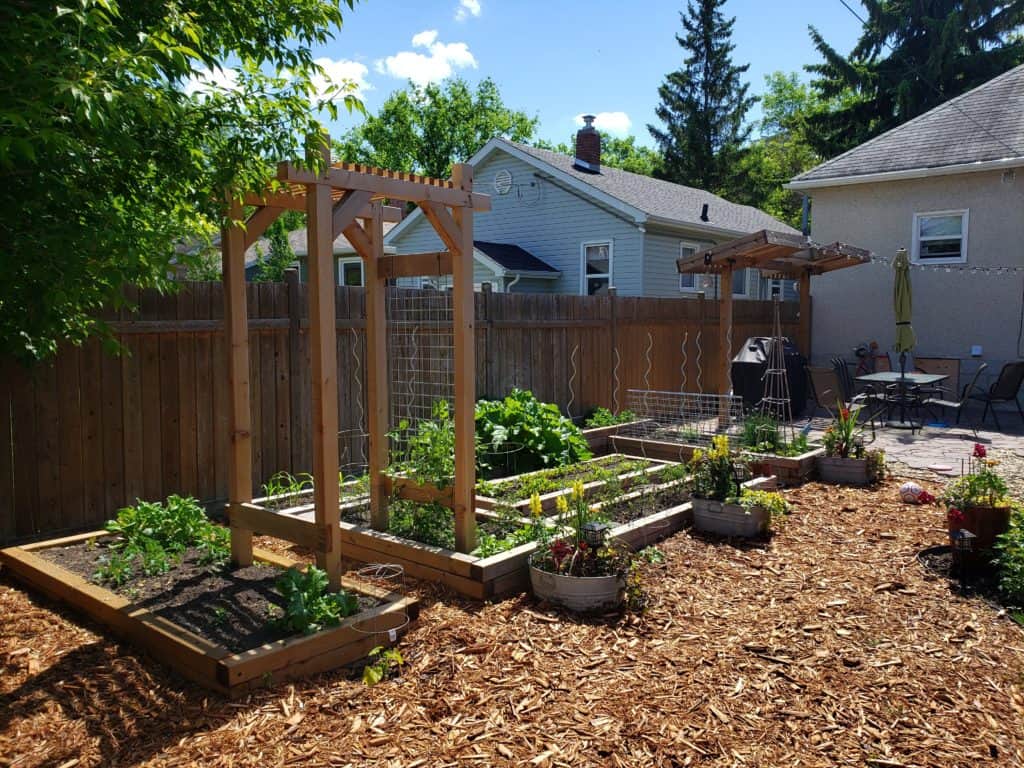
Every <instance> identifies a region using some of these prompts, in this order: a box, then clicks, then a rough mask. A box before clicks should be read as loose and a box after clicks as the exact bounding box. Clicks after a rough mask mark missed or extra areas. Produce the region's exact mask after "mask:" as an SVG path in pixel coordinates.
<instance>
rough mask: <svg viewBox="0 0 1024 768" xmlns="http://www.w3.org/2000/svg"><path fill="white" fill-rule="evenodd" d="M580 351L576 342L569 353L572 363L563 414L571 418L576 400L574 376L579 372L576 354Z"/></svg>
mask: <svg viewBox="0 0 1024 768" xmlns="http://www.w3.org/2000/svg"><path fill="white" fill-rule="evenodd" d="M579 351H580V345H579V344H577V345H576V346H574V347H573V348H572V354H571V355H569V363H570V365H572V375H571V376H569V402H568V403H567V404H566V406H565V414H566V415H567V416H568V417H569V418H570V419H571V418H572V406H573V403H575V402H576V391H575V388H574V385H575V382H576V376H577V374H578V373H579V371H578V369H577V368H576V355H577V354H578V353H579Z"/></svg>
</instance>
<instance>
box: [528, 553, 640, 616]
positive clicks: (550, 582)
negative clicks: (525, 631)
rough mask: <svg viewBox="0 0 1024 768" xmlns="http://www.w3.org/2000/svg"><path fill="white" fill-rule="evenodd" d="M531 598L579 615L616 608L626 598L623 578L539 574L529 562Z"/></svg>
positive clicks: (539, 571)
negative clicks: (532, 596)
mask: <svg viewBox="0 0 1024 768" xmlns="http://www.w3.org/2000/svg"><path fill="white" fill-rule="evenodd" d="M530 585H531V586H532V587H533V594H535V595H536V596H537V597H540V598H542V599H544V600H547V601H548V602H550V603H554V604H555V605H560V606H562V607H563V608H568V609H569V610H570V611H576V612H578V613H597V612H600V611H611V610H615V609H616V608H619V607H620V606H621V605H622V601H623V599H624V598H625V596H626V580H625V578H623V577H622V576H564V575H562V574H560V573H551V572H549V571H542V570H541V569H539V568H536V567H534V565H533V562H532V559H531V562H530Z"/></svg>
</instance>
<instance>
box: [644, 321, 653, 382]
mask: <svg viewBox="0 0 1024 768" xmlns="http://www.w3.org/2000/svg"><path fill="white" fill-rule="evenodd" d="M653 348H654V337H653V336H652V335H651V332H650V331H648V332H647V349H646V350H644V362H645V363H646V367H645V368H644V389H650V388H651V350H652V349H653Z"/></svg>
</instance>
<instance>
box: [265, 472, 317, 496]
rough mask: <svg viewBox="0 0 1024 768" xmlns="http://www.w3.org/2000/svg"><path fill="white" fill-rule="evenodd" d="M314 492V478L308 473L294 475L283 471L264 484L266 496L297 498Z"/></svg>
mask: <svg viewBox="0 0 1024 768" xmlns="http://www.w3.org/2000/svg"><path fill="white" fill-rule="evenodd" d="M312 490H313V476H312V475H311V474H309V473H307V472H303V473H302V474H299V475H293V474H291V473H289V472H285V471H283V470H282V471H281V472H277V473H275V474H273V475H271V477H270V479H269V480H267V482H265V483H264V484H263V495H264V496H295V495H298V494H300V493H308V492H309V491H312Z"/></svg>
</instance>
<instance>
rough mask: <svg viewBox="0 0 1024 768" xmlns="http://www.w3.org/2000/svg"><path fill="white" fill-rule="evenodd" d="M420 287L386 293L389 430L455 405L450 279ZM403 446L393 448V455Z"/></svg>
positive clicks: (430, 281) (425, 281)
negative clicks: (441, 406)
mask: <svg viewBox="0 0 1024 768" xmlns="http://www.w3.org/2000/svg"><path fill="white" fill-rule="evenodd" d="M422 280H423V287H421V288H398V287H392V288H389V289H388V293H387V323H388V364H389V380H390V401H391V402H390V414H389V416H390V425H391V428H392V429H395V428H396V427H397V426H398V425H399V424H400V423H401V422H403V421H404V422H407V423H408V425H409V428H410V429H412V430H415V428H416V425H417V424H418V423H420V422H421V421H425V420H428V419H431V418H433V417H434V414H435V408H436V407H437V403H439V402H442V401H443V402H446V403H447V404H448V407H449V413H452V408H453V407H454V403H455V379H454V373H453V369H454V361H455V338H454V334H453V310H452V294H451V290H450V288H451V276H450V275H445V276H433V277H429V278H422ZM402 448H403V446H395V445H392V450H393V451H394V450H395V449H398V450H401V449H402Z"/></svg>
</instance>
